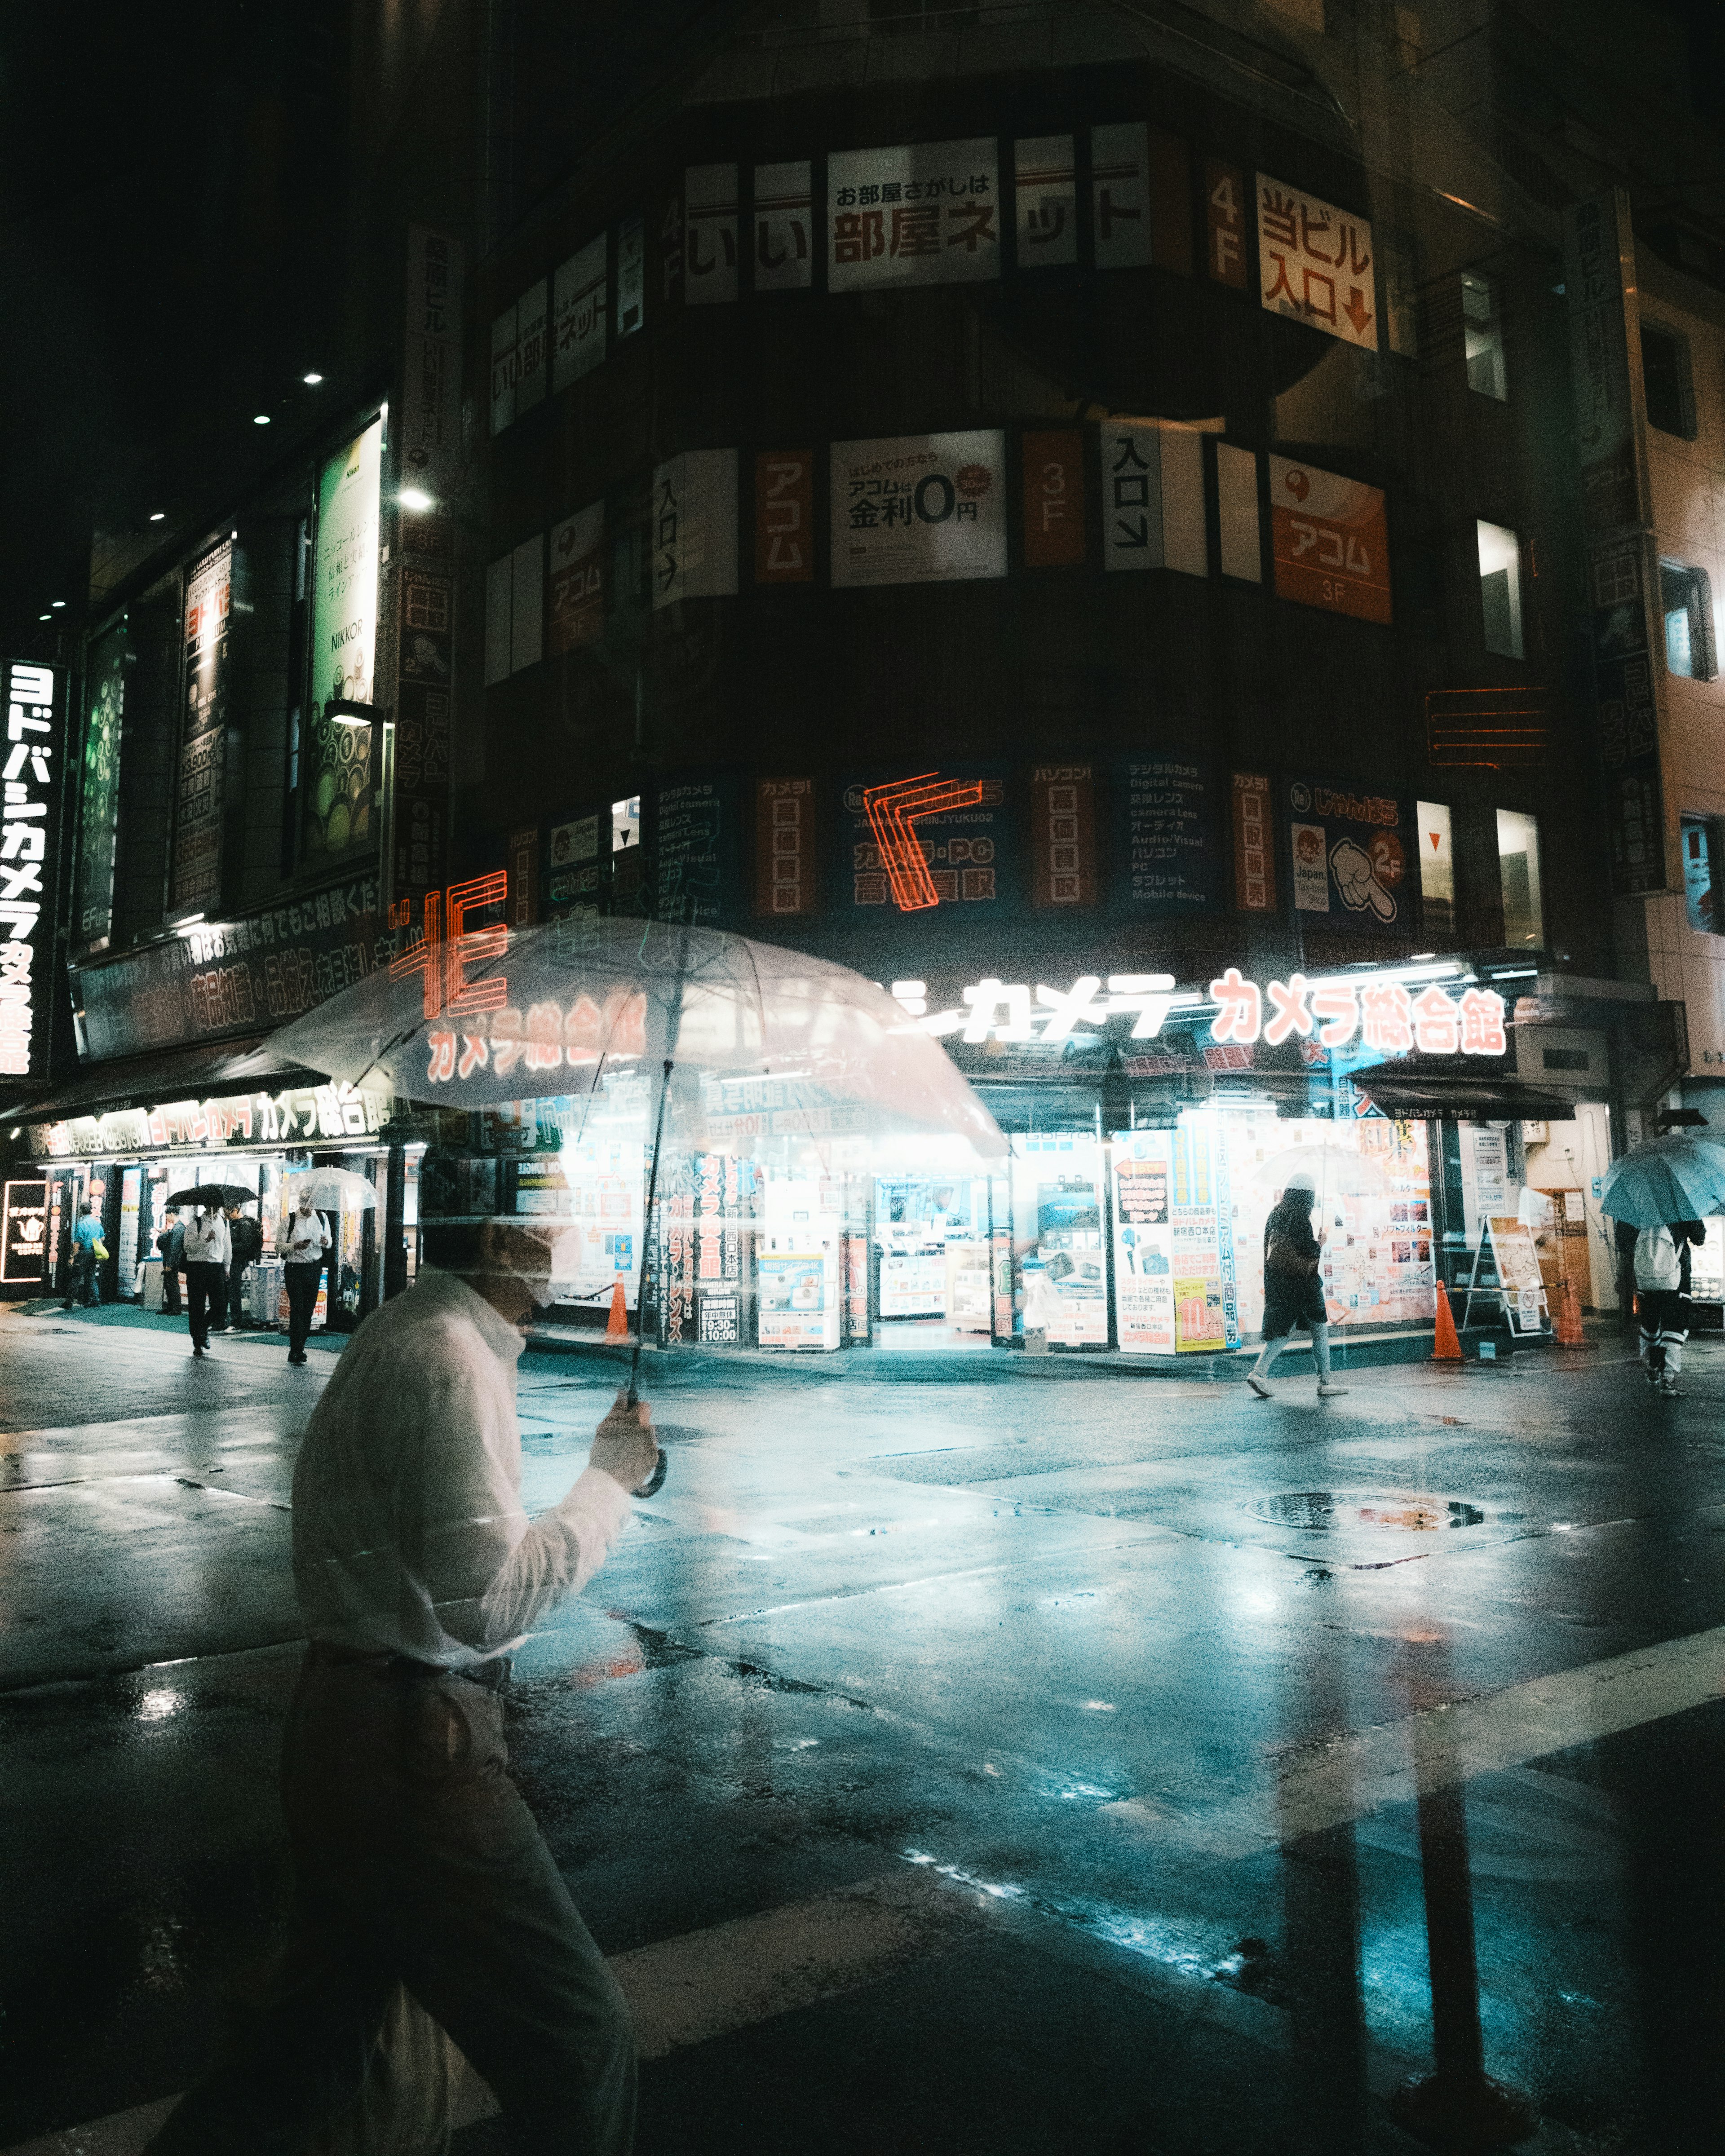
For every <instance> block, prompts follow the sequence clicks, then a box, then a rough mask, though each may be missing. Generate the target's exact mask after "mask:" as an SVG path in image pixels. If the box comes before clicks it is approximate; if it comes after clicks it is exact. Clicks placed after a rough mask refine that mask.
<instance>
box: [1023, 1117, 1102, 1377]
mask: <svg viewBox="0 0 1725 2156" xmlns="http://www.w3.org/2000/svg"><path fill="white" fill-rule="evenodd" d="M1011 1145H1012V1152H1013V1162H1012V1184H1013V1189H1012V1212H1013V1240H1014V1255H1015V1256H1016V1258H1017V1261H1018V1275H1019V1281H1020V1282H1021V1283H1022V1285H1023V1288H1024V1330H1025V1332H1028V1333H1038V1332H1040V1333H1041V1334H1042V1335H1043V1337H1044V1338H1045V1341H1046V1342H1047V1343H1048V1345H1049V1346H1050V1347H1105V1346H1106V1344H1107V1339H1108V1282H1107V1254H1106V1251H1105V1250H1104V1249H1103V1247H1102V1188H1101V1175H1102V1173H1103V1169H1102V1151H1101V1147H1100V1146H1099V1145H1097V1144H1096V1142H1095V1140H1094V1139H1087V1138H1074V1137H1014V1139H1013V1140H1012V1141H1011Z"/></svg>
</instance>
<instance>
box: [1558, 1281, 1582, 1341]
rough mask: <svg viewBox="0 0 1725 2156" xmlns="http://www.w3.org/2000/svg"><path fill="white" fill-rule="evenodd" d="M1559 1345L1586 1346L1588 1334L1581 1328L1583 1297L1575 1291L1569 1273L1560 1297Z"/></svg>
mask: <svg viewBox="0 0 1725 2156" xmlns="http://www.w3.org/2000/svg"><path fill="white" fill-rule="evenodd" d="M1586 1345H1587V1335H1586V1334H1585V1333H1584V1332H1583V1331H1582V1329H1581V1298H1580V1297H1579V1296H1578V1295H1577V1294H1576V1292H1575V1283H1574V1281H1573V1280H1571V1279H1569V1278H1568V1276H1567V1275H1565V1276H1564V1280H1563V1293H1562V1295H1561V1296H1559V1297H1558V1347H1586Z"/></svg>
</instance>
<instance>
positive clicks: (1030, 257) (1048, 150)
mask: <svg viewBox="0 0 1725 2156" xmlns="http://www.w3.org/2000/svg"><path fill="white" fill-rule="evenodd" d="M1012 176H1013V187H1014V192H1015V193H1016V195H1017V198H1018V211H1017V217H1018V241H1019V269H1056V268H1060V267H1064V266H1065V265H1068V264H1071V263H1074V262H1076V260H1077V259H1078V168H1077V166H1076V162H1075V161H1074V158H1073V154H1072V137H1071V136H1070V135H1023V136H1019V139H1018V141H1016V142H1014V144H1013V146H1012Z"/></svg>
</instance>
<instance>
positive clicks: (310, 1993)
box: [149, 1155, 659, 2156]
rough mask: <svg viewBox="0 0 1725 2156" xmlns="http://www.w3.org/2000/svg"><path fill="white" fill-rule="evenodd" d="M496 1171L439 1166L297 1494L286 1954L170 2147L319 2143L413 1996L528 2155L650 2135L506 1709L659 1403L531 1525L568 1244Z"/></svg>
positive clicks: (607, 1445) (585, 1576)
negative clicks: (533, 1366)
mask: <svg viewBox="0 0 1725 2156" xmlns="http://www.w3.org/2000/svg"><path fill="white" fill-rule="evenodd" d="M497 1168H498V1163H497V1162H495V1160H491V1161H480V1162H469V1161H466V1160H465V1159H454V1160H452V1159H449V1158H447V1157H445V1158H442V1159H439V1158H436V1157H434V1156H432V1155H428V1156H427V1158H426V1162H425V1163H424V1168H423V1169H422V1179H421V1185H420V1189H421V1218H422V1222H423V1224H424V1226H423V1234H424V1255H425V1259H426V1263H425V1265H423V1266H422V1267H421V1269H420V1273H419V1277H418V1280H417V1281H415V1282H414V1284H413V1286H412V1287H411V1288H409V1289H408V1290H407V1291H406V1292H405V1293H404V1294H403V1295H400V1296H396V1297H395V1298H394V1299H393V1300H392V1301H388V1302H386V1303H384V1304H382V1306H380V1307H379V1308H377V1310H374V1311H373V1312H372V1313H371V1314H370V1315H369V1316H368V1317H367V1318H366V1319H365V1321H364V1322H363V1323H362V1325H361V1326H360V1327H359V1329H358V1331H357V1332H356V1333H355V1335H354V1337H353V1339H352V1342H351V1343H350V1345H349V1346H348V1347H347V1352H346V1353H345V1354H343V1355H342V1357H341V1360H340V1362H339V1363H337V1364H336V1370H335V1374H334V1375H333V1377H332V1378H331V1380H330V1383H329V1384H328V1386H327V1388H326V1390H325V1392H324V1394H323V1396H322V1398H321V1399H320V1400H319V1402H318V1404H317V1406H316V1409H314V1411H313V1413H312V1416H311V1425H310V1427H309V1429H308V1430H307V1431H306V1435H305V1442H304V1444H303V1445H302V1446H301V1448H300V1456H299V1460H298V1462H297V1465H296V1466H295V1474H294V1489H293V1507H294V1509H293V1539H294V1579H295V1588H296V1589H297V1592H298V1595H299V1599H300V1611H301V1614H302V1616H303V1619H304V1621H305V1630H306V1635H307V1637H308V1640H309V1641H310V1645H309V1646H308V1648H307V1650H306V1655H305V1666H304V1668H303V1671H302V1673H301V1675H300V1681H299V1686H298V1688H297V1690H296V1691H295V1696H294V1702H293V1705H292V1707H291V1708H290V1715H289V1722H288V1730H287V1736H286V1741H285V1745H284V1748H283V1757H282V1789H283V1797H284V1801H285V1809H286V1814H287V1821H288V1832H289V1839H290V1844H291V1846H292V1851H293V1856H294V1866H295V1898H294V1902H293V1909H292V1915H291V1918H290V1933H289V1938H288V1942H287V1945H286V1948H285V1953H283V1955H282V1956H281V1958H280V1961H279V1963H278V1964H277V1967H276V1971H275V1976H274V1977H273V1979H271V1981H270V1984H269V1986H268V1988H267V1989H266V1991H265V1994H264V1998H263V1999H262V2001H261V2005H260V2007H259V2011H258V2012H257V2014H256V2015H255V2016H254V2017H253V2018H252V2020H251V2021H250V2023H249V2028H248V2030H246V2031H245V2032H244V2033H243V2034H242V2035H240V2036H239V2039H238V2040H237V2041H236V2043H235V2044H234V2046H233V2048H231V2049H230V2051H228V2054H227V2056H225V2058H224V2059H223V2061H222V2062H221V2064H220V2065H219V2066H218V2068H217V2069H216V2071H215V2072H214V2073H213V2075H212V2076H211V2077H210V2078H209V2079H208V2080H207V2081H206V2082H203V2085H202V2086H201V2087H198V2088H197V2089H195V2090H193V2092H191V2093H190V2094H189V2095H188V2096H187V2097H186V2098H185V2100H184V2101H183V2102H182V2103H181V2105H180V2106H179V2107H178V2109H177V2111H175V2112H173V2113H172V2116H171V2117H169V2119H168V2120H167V2123H166V2124H165V2125H164V2126H163V2128H162V2130H161V2132H160V2133H158V2134H157V2138H156V2139H155V2140H154V2141H152V2142H151V2143H150V2150H149V2156H191V2152H194V2151H210V2152H213V2151H218V2150H219V2151H223V2152H227V2151H238V2150H242V2149H243V2150H244V2151H246V2152H247V2156H265V2153H266V2152H269V2151H272V2150H280V2151H283V2152H286V2151H288V2150H295V2151H297V2150H300V2149H304V2148H308V2147H309V2146H311V2142H312V2140H313V2138H314V2136H315V2135H316V2134H317V2133H318V2132H319V2130H320V2129H321V2128H323V2127H325V2126H326V2125H328V2124H331V2123H334V2122H336V2120H338V2119H339V2118H340V2117H341V2116H342V2115H343V2114H344V2113H345V2112H347V2110H348V2109H349V2107H351V2106H352V2103H353V2102H354V2101H355V2099H356V2098H357V2097H358V2096H359V2094H360V2092H361V2088H362V2084H363V2083H364V2082H365V2079H366V2075H367V2063H368V2057H369V2055H370V2052H371V2051H372V2046H373V2045H374V2044H375V2042H376V2040H377V2032H378V2030H379V2029H380V2027H381V2026H382V2023H383V2020H384V2016H385V2014H386V2011H387V2010H388V2005H389V2003H390V2001H391V1999H392V1998H393V1994H394V1992H395V1989H396V1987H397V1986H398V1985H405V1987H406V1988H407V1989H408V1992H409V1994H411V1995H412V1997H413V1999H415V2000H417V2001H418V2005H420V2006H421V2007H422V2008H423V2009H424V2010H425V2011H426V2012H427V2013H429V2015H431V2016H432V2017H433V2018H434V2020H437V2021H438V2022H439V2023H440V2024H441V2025H442V2026H443V2027H444V2029H445V2030H447V2031H448V2032H449V2035H450V2036H451V2037H452V2038H453V2039H454V2041H455V2042H456V2043H457V2044H458V2045H459V2046H460V2048H461V2050H462V2051H463V2052H464V2053H465V2055H466V2056H467V2058H468V2059H469V2060H470V2061H471V2063H472V2064H473V2066H474V2067H475V2069H476V2071H478V2072H479V2073H480V2075H481V2076H482V2077H483V2078H484V2079H485V2081H486V2082H489V2084H490V2087H491V2089H492V2090H493V2092H495V2095H496V2097H497V2099H498V2102H499V2104H500V2106H501V2110H502V2112H503V2117H504V2121H505V2124H506V2128H507V2130H508V2132H509V2135H510V2145H511V2148H516V2149H520V2150H522V2151H527V2150H531V2151H533V2152H536V2156H538V2152H544V2156H552V2152H553V2151H557V2152H562V2151H573V2150H576V2149H580V2150H583V2151H586V2152H588V2153H589V2156H628V2151H629V2148H630V2147H631V2146H632V2144H633V2141H634V2109H635V2050H634V2036H633V2033H632V2031H631V2029H630V2025H629V2009H628V2006H627V2004H626V2003H625V2001H624V1997H623V1994H622V1992H621V1990H620V1989H619V1986H618V1984H617V1981H616V1979H615V1978H614V1976H613V1975H612V1974H611V1972H610V1971H609V1969H608V1968H607V1967H606V1964H605V1962H604V1958H603V1956H602V1955H601V1954H600V1953H599V1950H598V1947H597V1946H596V1945H595V1944H594V1943H593V1939H592V1938H591V1937H590V1936H589V1934H588V1930H587V1928H586V1926H585V1925H584V1924H583V1922H582V1920H581V1917H580V1915H579V1913H578V1911H577V1909H576V1907H575V1904H574V1902H572V1900H571V1898H570V1896H569V1891H568V1888H567V1886H565V1884H564V1883H563V1878H562V1873H561V1872H560V1871H559V1870H558V1869H557V1863H556V1861H555V1860H554V1859H553V1857H552V1855H551V1852H550V1851H548V1850H547V1847H546V1845H545V1844H544V1842H543V1840H542V1839H541V1838H540V1834H539V1829H538V1826H537V1825H536V1822H535V1820H534V1818H533V1815H532V1814H531V1811H530V1810H529V1809H528V1808H527V1805H526V1802H525V1800H524V1799H523V1798H522V1797H521V1794H520V1792H519V1791H518V1790H517V1789H516V1786H515V1784H514V1783H513V1781H512V1780H511V1779H510V1776H509V1773H508V1753H507V1750H506V1745H505V1743H504V1735H503V1717H502V1707H501V1700H500V1697H499V1694H500V1691H501V1688H502V1687H503V1686H505V1685H506V1683H507V1681H508V1678H509V1673H510V1658H511V1655H512V1654H513V1653H514V1651H515V1650H516V1648H517V1647H519V1646H520V1645H521V1642H522V1640H523V1639H524V1638H525V1637H526V1634H527V1633H528V1632H529V1631H530V1630H531V1629H532V1627H533V1626H535V1625H537V1624H538V1623H539V1622H540V1620H542V1617H543V1616H544V1615H545V1614H546V1613H547V1611H548V1610H549V1609H551V1608H552V1606H553V1604H556V1603H557V1602H558V1601H560V1600H562V1599H564V1598H565V1597H567V1596H568V1595H572V1594H578V1592H579V1591H580V1590H581V1589H582V1588H583V1586H584V1585H585V1584H586V1583H587V1582H588V1580H589V1579H590V1578H592V1577H593V1573H595V1572H597V1571H598V1568H599V1566H600V1565H601V1564H602V1563H603V1562H604V1559H605V1557H606V1555H607V1553H608V1551H609V1550H610V1548H611V1546H612V1545H613V1543H615V1541H616V1540H617V1537H619V1534H620V1533H621V1532H622V1531H623V1527H624V1522H625V1521H626V1520H627V1518H628V1517H629V1495H630V1492H631V1491H635V1490H638V1489H639V1487H640V1486H641V1485H643V1484H644V1483H645V1482H646V1481H648V1480H649V1477H650V1476H652V1475H653V1473H654V1472H655V1468H656V1466H657V1464H658V1459H659V1450H658V1446H657V1445H656V1443H655V1439H654V1435H653V1430H652V1417H651V1412H650V1410H649V1409H648V1408H647V1407H645V1406H644V1405H641V1406H631V1405H629V1404H628V1402H627V1400H626V1399H625V1396H624V1394H621V1393H619V1395H618V1397H617V1400H616V1402H615V1404H614V1406H613V1407H612V1408H611V1409H610V1411H609V1413H608V1414H607V1415H606V1417H605V1419H604V1420H603V1422H602V1423H601V1424H600V1425H599V1427H598V1432H597V1433H596V1435H595V1436H594V1439H593V1449H592V1452H591V1455H590V1456H589V1458H588V1464H587V1466H586V1468H585V1469H584V1471H583V1472H582V1473H581V1474H580V1475H578V1476H577V1477H576V1479H575V1481H574V1482H573V1484H572V1486H571V1487H570V1488H569V1490H568V1491H567V1492H566V1493H565V1495H564V1496H563V1497H562V1501H560V1502H559V1503H557V1505H554V1506H553V1507H552V1508H551V1509H550V1510H549V1511H547V1512H542V1513H541V1514H540V1515H539V1516H538V1517H537V1518H536V1519H534V1520H532V1521H531V1522H530V1521H529V1520H528V1517H527V1515H526V1512H525V1511H524V1510H523V1508H522V1506H521V1427H520V1424H519V1423H518V1422H517V1420H516V1399H515V1386H516V1363H517V1362H518V1361H519V1359H520V1357H521V1349H522V1346H523V1344H524V1342H523V1337H522V1331H521V1328H522V1327H525V1326H526V1324H527V1323H528V1322H530V1321H531V1318H532V1317H533V1314H534V1312H535V1310H536V1308H537V1307H539V1306H542V1305H543V1304H544V1303H546V1302H547V1301H548V1299H549V1296H550V1291H551V1280H552V1270H553V1267H552V1245H553V1240H554V1236H555V1234H556V1229H554V1228H553V1227H552V1225H551V1224H549V1223H543V1224H536V1223H535V1222H534V1221H533V1220H532V1219H515V1218H513V1217H511V1216H509V1215H507V1214H505V1215H501V1216H500V1215H499V1214H497V1213H496V1212H495V1205H496V1204H497V1203H498V1200H499V1198H500V1195H504V1193H500V1190H499V1187H498V1183H499V1178H498V1176H497V1173H496V1171H497ZM475 1169H478V1170H480V1171H481V1173H472V1172H471V1171H473V1170H475ZM483 1171H489V1173H488V1174H487V1173H484V1172H483Z"/></svg>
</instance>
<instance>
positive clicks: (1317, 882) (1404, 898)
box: [1286, 778, 1411, 932]
mask: <svg viewBox="0 0 1725 2156" xmlns="http://www.w3.org/2000/svg"><path fill="white" fill-rule="evenodd" d="M1286 806H1287V813H1288V842H1289V854H1290V857H1291V860H1292V862H1293V877H1294V910H1295V911H1296V912H1297V913H1321V914H1323V915H1326V916H1327V918H1328V921H1329V923H1330V925H1331V926H1332V927H1337V928H1347V929H1357V930H1360V931H1363V932H1387V931H1389V930H1394V929H1398V928H1400V927H1404V926H1406V925H1407V924H1408V921H1409V889H1408V885H1407V880H1406V879H1407V869H1408V850H1409V838H1410V835H1411V834H1410V832H1409V825H1408V820H1407V818H1406V816H1405V815H1404V813H1403V808H1402V804H1401V803H1400V802H1399V800H1398V799H1396V798H1395V797H1394V795H1390V794H1379V793H1364V792H1360V791H1357V790H1356V789H1354V788H1352V787H1345V786H1333V785H1331V784H1329V783H1327V782H1326V781H1324V780H1322V779H1315V778H1313V779H1307V778H1296V779H1293V780H1291V781H1290V782H1289V783H1288V786H1287V788H1286Z"/></svg>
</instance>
